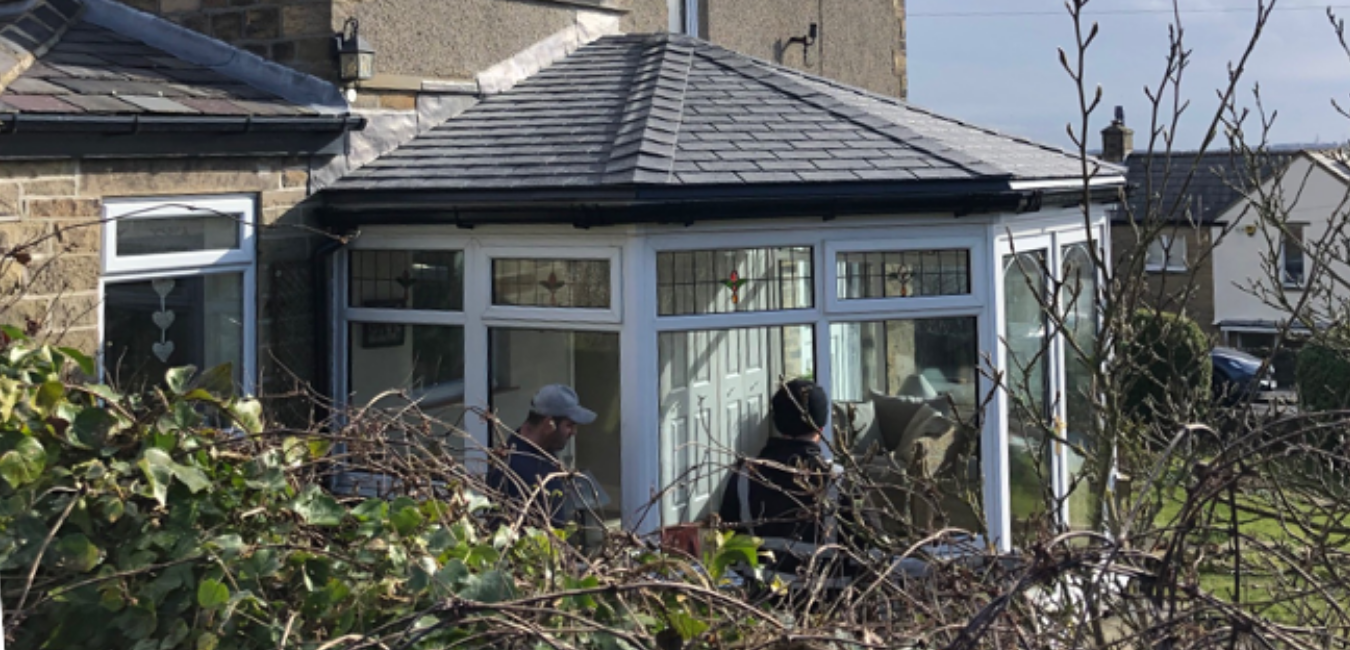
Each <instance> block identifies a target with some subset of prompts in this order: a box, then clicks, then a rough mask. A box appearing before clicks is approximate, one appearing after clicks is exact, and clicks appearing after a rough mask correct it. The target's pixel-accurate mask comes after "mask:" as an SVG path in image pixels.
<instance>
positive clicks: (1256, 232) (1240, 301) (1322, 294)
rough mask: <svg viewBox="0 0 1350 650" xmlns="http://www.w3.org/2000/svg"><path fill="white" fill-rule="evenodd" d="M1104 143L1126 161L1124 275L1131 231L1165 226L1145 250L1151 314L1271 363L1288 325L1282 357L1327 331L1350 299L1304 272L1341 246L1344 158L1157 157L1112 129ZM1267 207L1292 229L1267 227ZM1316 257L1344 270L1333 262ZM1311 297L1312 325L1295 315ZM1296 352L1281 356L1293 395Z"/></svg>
mask: <svg viewBox="0 0 1350 650" xmlns="http://www.w3.org/2000/svg"><path fill="white" fill-rule="evenodd" d="M1117 127H1123V125H1117ZM1103 137H1104V141H1103V144H1104V149H1103V151H1104V152H1105V154H1104V158H1114V157H1115V154H1116V153H1117V152H1119V153H1121V154H1123V155H1127V156H1128V157H1127V158H1126V159H1125V160H1124V164H1125V165H1126V166H1127V167H1128V169H1129V174H1128V183H1129V188H1130V189H1129V202H1128V205H1129V209H1128V210H1125V209H1120V210H1117V211H1116V212H1115V213H1114V214H1113V217H1112V226H1113V227H1112V235H1111V241H1112V245H1113V247H1114V252H1115V258H1116V264H1117V266H1118V267H1119V266H1120V265H1121V264H1123V261H1124V260H1126V259H1128V258H1130V257H1131V256H1133V255H1134V251H1137V250H1138V249H1139V246H1140V245H1141V244H1140V242H1139V241H1138V240H1139V235H1138V233H1139V229H1138V228H1136V227H1135V226H1134V225H1132V221H1133V222H1134V223H1135V224H1145V223H1156V224H1160V225H1161V231H1160V232H1159V233H1158V236H1156V237H1153V238H1151V239H1150V240H1149V241H1148V242H1147V243H1146V244H1145V245H1146V246H1147V248H1146V249H1145V257H1144V269H1143V270H1144V272H1145V273H1146V274H1147V277H1146V281H1147V298H1148V300H1149V301H1150V303H1151V304H1154V305H1156V306H1159V307H1161V308H1163V309H1166V310H1169V311H1176V312H1179V313H1185V314H1187V315H1188V316H1190V317H1191V318H1193V319H1194V320H1195V321H1196V322H1197V323H1198V324H1199V325H1200V326H1201V327H1203V328H1205V330H1206V331H1207V332H1209V333H1210V334H1211V336H1212V337H1213V339H1214V341H1215V343H1216V344H1220V345H1226V346H1231V347H1235V348H1239V349H1242V350H1247V351H1252V352H1256V353H1260V354H1263V355H1264V354H1265V353H1269V352H1272V351H1275V348H1276V334H1277V333H1278V332H1279V331H1281V330H1282V329H1284V328H1285V326H1286V325H1289V326H1290V330H1291V333H1292V334H1294V335H1295V336H1294V338H1293V339H1289V340H1286V341H1285V342H1284V347H1286V348H1288V347H1290V346H1294V347H1296V346H1297V345H1298V344H1299V341H1298V335H1299V334H1300V333H1306V331H1307V327H1306V326H1307V324H1308V322H1313V323H1314V324H1317V323H1322V322H1325V321H1326V320H1327V318H1326V316H1325V314H1326V313H1327V307H1328V301H1330V302H1332V303H1343V302H1344V301H1345V300H1346V299H1348V298H1350V289H1346V288H1345V287H1343V286H1340V285H1338V283H1336V282H1334V281H1333V280H1332V279H1331V278H1330V277H1329V276H1328V275H1327V274H1326V273H1324V272H1323V273H1318V272H1316V271H1315V269H1314V268H1313V265H1312V264H1311V262H1307V263H1305V260H1307V259H1308V258H1309V257H1311V256H1312V254H1311V253H1313V252H1316V251H1318V250H1320V251H1333V250H1335V249H1334V247H1335V246H1337V245H1338V238H1339V237H1340V235H1339V234H1338V231H1336V230H1333V226H1335V225H1336V224H1340V223H1342V222H1343V221H1344V219H1345V216H1346V206H1347V205H1348V204H1347V201H1346V199H1347V196H1350V167H1348V166H1347V165H1346V163H1345V162H1344V160H1343V158H1342V157H1341V155H1342V154H1341V153H1340V152H1339V151H1337V150H1333V149H1326V148H1320V149H1319V148H1313V147H1297V148H1275V149H1272V150H1269V151H1263V152H1260V153H1259V154H1256V155H1252V156H1247V157H1244V156H1243V155H1241V154H1239V153H1236V152H1231V151H1229V150H1227V149H1223V150H1220V151H1214V152H1204V153H1197V152H1193V151H1191V152H1185V151H1181V152H1172V153H1171V154H1170V155H1169V154H1164V153H1155V154H1151V155H1150V154H1148V153H1131V152H1130V151H1129V147H1128V145H1126V146H1124V147H1121V146H1119V143H1120V142H1121V139H1120V132H1119V131H1116V130H1114V129H1110V128H1109V129H1108V130H1107V131H1104V132H1103ZM1113 143H1114V144H1113ZM1113 146H1114V147H1115V149H1111V148H1110V147H1113ZM1116 159H1117V160H1118V159H1119V158H1116ZM1260 206H1264V212H1265V213H1266V214H1267V215H1278V221H1280V222H1283V225H1284V226H1285V228H1284V229H1283V230H1282V229H1281V228H1280V226H1279V225H1276V224H1275V223H1273V222H1272V221H1271V218H1270V216H1267V218H1265V219H1263V218H1262V217H1261V213H1262V212H1263V208H1262V207H1260ZM1305 251H1308V252H1305ZM1320 257H1324V258H1325V259H1333V260H1336V259H1341V256H1338V255H1336V254H1334V253H1333V254H1331V255H1320ZM1343 266H1344V264H1343V263H1341V262H1338V263H1336V264H1334V265H1333V266H1332V267H1331V268H1332V270H1335V271H1336V272H1337V273H1344V269H1343V268H1342V267H1343ZM1342 277H1345V276H1344V275H1343V276H1342ZM1305 293H1306V294H1309V300H1308V301H1306V302H1304V303H1303V304H1304V306H1305V311H1304V312H1303V313H1304V315H1305V317H1304V318H1292V319H1291V315H1292V312H1291V311H1290V309H1289V307H1296V306H1298V305H1299V304H1300V301H1301V300H1302V298H1303V296H1304V294H1305ZM1286 305H1287V306H1286ZM1288 352H1289V351H1288V350H1285V351H1284V352H1281V353H1278V356H1277V359H1276V364H1275V365H1276V371H1277V375H1278V378H1279V379H1280V383H1281V384H1283V385H1285V386H1289V385H1291V383H1292V379H1293V370H1294V367H1293V358H1292V356H1291V355H1290V354H1289V353H1288Z"/></svg>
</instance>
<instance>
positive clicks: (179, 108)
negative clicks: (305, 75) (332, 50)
mask: <svg viewBox="0 0 1350 650" xmlns="http://www.w3.org/2000/svg"><path fill="white" fill-rule="evenodd" d="M94 5H97V7H95V6H94ZM109 16H111V18H109V19H108V20H100V18H108V17H109ZM91 18H93V20H91ZM95 21H97V22H105V23H118V22H119V21H120V22H121V23H125V24H127V25H132V26H135V30H136V33H131V34H128V33H119V32H118V31H116V30H114V29H110V28H108V27H106V26H104V25H101V24H97V22H95ZM174 30H178V31H184V30H182V28H180V27H177V26H175V25H172V24H170V23H168V22H167V21H163V20H160V19H158V18H154V17H151V16H149V15H146V14H140V13H139V12H135V11H134V10H131V9H129V8H125V7H121V6H111V5H110V4H109V1H108V0H43V1H41V2H37V3H36V4H34V5H33V6H32V7H31V8H29V9H28V10H27V11H21V12H18V13H13V14H9V15H0V116H3V115H4V114H16V113H17V114H21V115H22V114H44V115H80V116H86V115H88V116H93V115H137V116H147V115H153V116H222V117H223V116H266V117H292V116H313V115H317V114H320V113H331V112H333V111H332V110H328V109H327V107H323V106H319V107H316V106H315V105H312V104H310V103H307V102H301V101H292V100H289V99H285V98H283V97H281V96H279V95H278V94H276V93H274V92H268V91H266V90H261V89H259V88H258V87H256V86H254V85H250V84H249V83H246V82H245V81H243V80H241V79H239V78H237V77H235V76H231V75H229V74H225V73H224V72H223V71H222V70H226V69H228V66H225V65H221V66H212V65H207V64H201V63H194V62H192V61H190V60H188V59H186V58H184V57H183V56H179V55H176V54H173V53H170V52H167V51H165V50H163V49H159V48H156V47H152V46H151V45H148V44H147V43H146V42H144V41H143V40H142V39H144V38H145V37H146V36H147V35H148V34H149V33H151V32H156V31H158V32H163V31H174ZM126 31H132V29H127V30H126ZM175 36H177V35H176V34H170V37H175ZM196 38H197V39H198V40H202V41H205V40H207V39H205V37H200V36H198V37H196ZM177 40H178V41H181V42H183V43H185V44H186V46H187V47H192V46H193V45H194V44H193V42H192V40H193V39H192V37H191V36H189V37H187V38H182V37H178V38H177ZM209 45H211V46H214V47H216V49H217V50H220V49H221V48H222V47H226V46H223V44H219V43H217V42H211V43H210V44H209ZM226 53H227V54H231V52H230V51H229V50H226ZM197 54H198V55H199V57H198V58H200V55H203V54H205V51H204V50H199V51H198V52H197ZM232 54H237V55H238V56H239V57H251V56H253V55H251V54H248V53H245V52H242V51H239V50H233V52H232ZM225 58H230V57H225ZM314 81H317V80H314Z"/></svg>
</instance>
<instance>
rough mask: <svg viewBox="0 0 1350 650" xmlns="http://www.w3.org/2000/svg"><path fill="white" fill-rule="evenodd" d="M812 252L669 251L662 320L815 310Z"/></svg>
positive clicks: (660, 289)
mask: <svg viewBox="0 0 1350 650" xmlns="http://www.w3.org/2000/svg"><path fill="white" fill-rule="evenodd" d="M812 277H813V276H812V249H811V247H809V246H795V247H786V248H745V249H729V250H696V251H669V252H661V253H657V256H656V293H657V309H658V312H657V313H659V314H660V315H661V316H686V315H697V314H728V313H734V312H755V311H777V310H785V309H810V308H812V307H814V306H815V296H814V283H813V281H812Z"/></svg>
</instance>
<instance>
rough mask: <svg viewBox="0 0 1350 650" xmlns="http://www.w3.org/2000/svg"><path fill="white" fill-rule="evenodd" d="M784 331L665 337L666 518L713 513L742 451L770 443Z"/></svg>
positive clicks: (663, 446)
mask: <svg viewBox="0 0 1350 650" xmlns="http://www.w3.org/2000/svg"><path fill="white" fill-rule="evenodd" d="M777 337H778V335H777V333H776V331H775V332H773V333H771V331H770V330H768V329H765V328H754V329H737V330H720V331H713V332H673V333H665V334H661V335H660V337H659V339H658V341H659V343H658V347H659V348H660V349H659V351H658V354H659V358H660V367H661V390H662V393H661V483H662V485H663V486H669V488H670V489H669V490H668V491H667V492H666V493H665V495H664V497H663V499H662V504H663V507H662V522H663V524H665V525H671V524H675V523H682V522H691V521H696V520H700V519H703V518H705V517H706V516H707V515H708V514H709V513H710V512H712V511H713V510H715V509H716V507H717V499H718V498H720V493H721V489H722V484H723V482H724V481H725V479H726V477H727V475H728V470H729V468H730V467H731V465H732V464H733V463H734V462H735V460H736V455H737V454H740V455H747V456H748V455H754V454H756V453H758V452H759V450H760V448H761V447H762V446H763V444H764V441H765V439H766V438H767V436H768V429H767V424H766V418H767V415H768V410H769V408H768V402H769V396H770V395H771V394H772V391H773V389H774V386H775V383H776V377H775V376H774V372H773V370H772V368H774V367H777V366H781V365H782V364H781V360H780V359H778V357H779V356H781V352H775V351H776V350H779V349H781V344H780V345H774V344H773V339H776V338H777Z"/></svg>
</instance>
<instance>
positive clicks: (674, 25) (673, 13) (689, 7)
mask: <svg viewBox="0 0 1350 650" xmlns="http://www.w3.org/2000/svg"><path fill="white" fill-rule="evenodd" d="M700 4H701V0H666V12H667V13H668V14H669V20H668V21H667V26H668V28H669V30H670V31H671V32H672V33H675V34H684V35H686V36H693V37H695V38H702V37H703V35H702V34H700V33H699V20H698V17H699V5H700Z"/></svg>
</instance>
